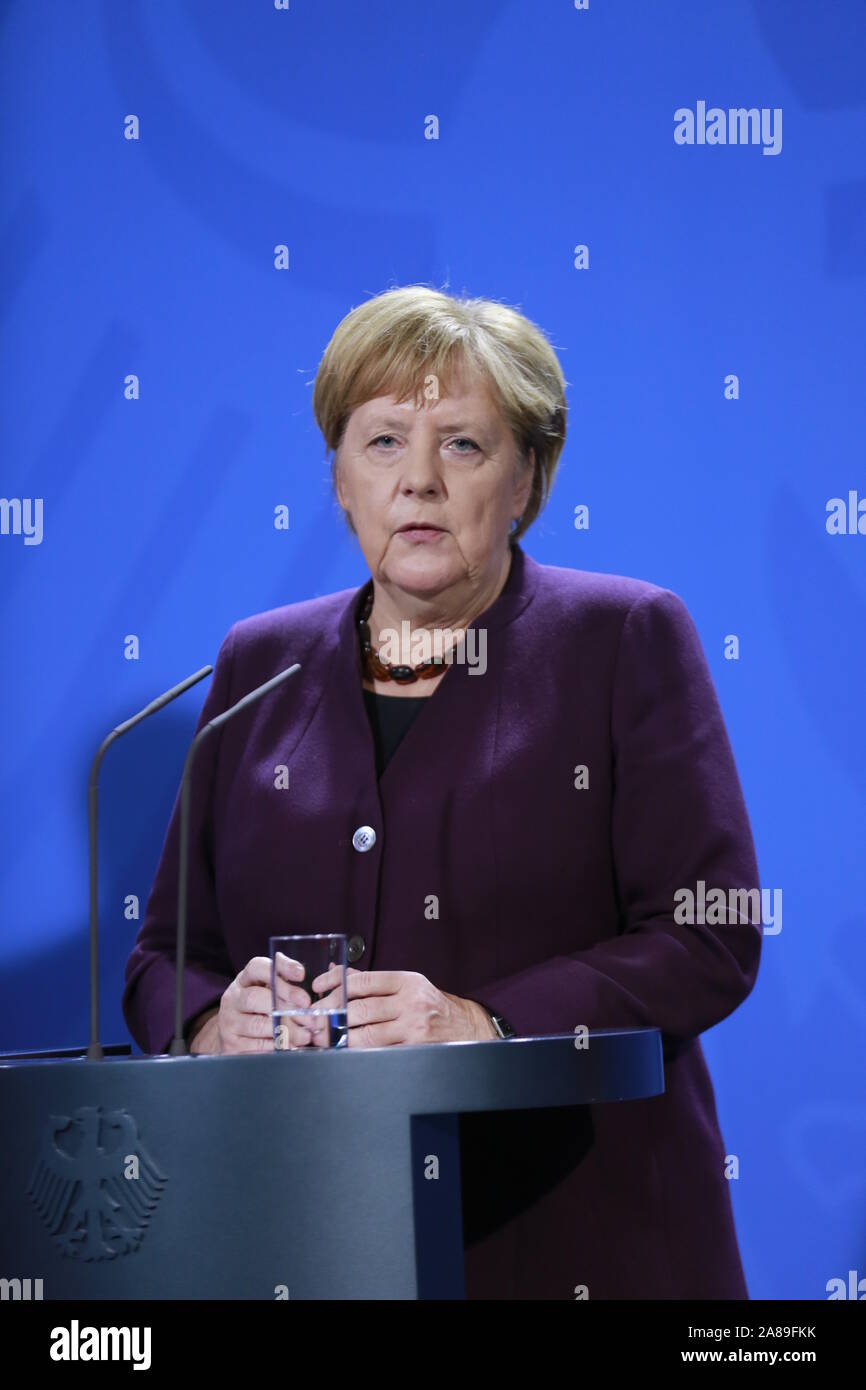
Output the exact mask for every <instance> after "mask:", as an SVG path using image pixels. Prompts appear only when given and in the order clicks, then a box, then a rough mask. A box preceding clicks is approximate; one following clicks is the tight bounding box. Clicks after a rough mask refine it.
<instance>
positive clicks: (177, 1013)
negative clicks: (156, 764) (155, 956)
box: [168, 661, 301, 1057]
mask: <svg viewBox="0 0 866 1390" xmlns="http://www.w3.org/2000/svg"><path fill="white" fill-rule="evenodd" d="M300 669H301V667H300V663H299V662H297V661H296V662H295V664H294V666H287V667H286V669H285V671H280V673H279V675H276V676H272V677H271V679H270V680H269V681H265V683H264V685H260V686H258V687H257V689H255V690H251V691H250V693H249V694H248V695H244V696H243V697H242V699H240V700H238V702H237V704H236V705H232V706H231V708H230V709H227V710H223V712H222V714H217V715H215V716H214V718H213V719H210V720H208V722H207V724H205V725H203V727H202V728H201V729H199V731H198V733H197V734H196V736H195V738H194V739H193V741H192V743H191V744H190V746H189V752H188V753H187V755H186V762H185V763H184V768H183V777H182V779H181V784H180V862H179V866H178V876H177V954H176V957H175V962H176V963H175V986H174V990H175V992H174V1037H173V1038H172V1040H171V1042H170V1044H169V1048H168V1054H169V1056H170V1057H185V1056H186V1055H187V1053H188V1051H189V1049H188V1047H187V1045H186V1039H185V1038H184V1036H183V975H184V970H185V969H186V900H187V882H188V879H189V793H190V782H191V773H192V766H193V763H194V762H195V756H196V753H197V752H198V750H199V748H200V747H201V744H202V743H203V742H204V740H205V739H206V738H207V737H208V735H209V734H211V733H213V731H214V729H219V728H221V727H222V725H223V724H226V723H227V722H228V720H229V719H232V718H234V716H235V715H236V714H240V712H241V710H242V709H246V708H247V707H248V706H249V705H254V704H255V703H256V701H257V700H260V699H261V698H262V696H263V695H267V694H268V693H269V691H271V690H275V689H276V688H277V686H278V685H282V683H283V681H285V680H288V678H289V676H293V675H294V674H295V672H296V671H300Z"/></svg>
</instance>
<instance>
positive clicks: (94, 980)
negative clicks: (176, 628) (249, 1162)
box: [87, 666, 213, 1062]
mask: <svg viewBox="0 0 866 1390" xmlns="http://www.w3.org/2000/svg"><path fill="white" fill-rule="evenodd" d="M212 670H213V667H212V666H202V668H201V670H200V671H196V672H195V674H194V675H192V676H187V678H186V680H184V681H181V683H180V685H175V686H172V688H171V690H166V691H165V693H164V694H162V695H158V696H157V697H156V699H155V700H151V702H150V704H149V705H145V707H144V709H140V710H139V711H138V714H134V715H133V716H132V718H131V719H125V720H124V721H123V723H122V724H118V726H117V728H116V729H112V731H111V733H110V734H109V735H108V737H107V738H105V739H103V741H102V743H101V744H100V745H99V747H98V749H97V750H96V757H95V758H94V759H93V762H92V763H91V766H90V783H89V786H88V795H87V814H88V821H89V834H90V1043H89V1045H88V1048H87V1060H88V1061H90V1062H101V1061H102V1059H103V1057H104V1056H105V1053H104V1052H103V1050H102V1045H101V1043H100V1041H99V769H100V767H101V766H102V759H103V758H104V757H105V754H106V753H107V751H108V749H109V748H110V747H111V745H112V743H114V742H115V740H116V739H118V738H120V737H121V735H123V734H126V733H128V732H129V730H130V729H134V728H135V726H136V724H140V723H141V721H142V719H147V717H148V715H150V714H156V712H157V710H160V709H162V708H163V706H164V705H168V704H170V703H171V701H172V700H176V699H177V697H178V695H183V694H185V693H186V691H187V690H189V689H191V687H192V686H194V685H197V684H198V682H199V681H201V680H204V678H205V676H209V675H210V673H211V671H212Z"/></svg>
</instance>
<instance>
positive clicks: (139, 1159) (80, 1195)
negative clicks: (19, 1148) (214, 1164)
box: [26, 1105, 167, 1260]
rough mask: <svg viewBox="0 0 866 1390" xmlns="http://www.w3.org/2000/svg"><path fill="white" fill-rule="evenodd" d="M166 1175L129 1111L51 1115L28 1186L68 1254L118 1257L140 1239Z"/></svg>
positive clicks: (86, 1108)
mask: <svg viewBox="0 0 866 1390" xmlns="http://www.w3.org/2000/svg"><path fill="white" fill-rule="evenodd" d="M166 1182H167V1178H165V1177H164V1175H163V1174H162V1173H161V1172H160V1171H159V1169H158V1168H157V1166H156V1164H155V1163H154V1161H153V1159H152V1158H151V1157H150V1155H149V1154H148V1153H147V1151H146V1150H145V1148H144V1146H143V1144H142V1143H141V1141H140V1139H139V1137H138V1125H137V1124H136V1122H135V1120H134V1119H133V1117H132V1116H131V1115H130V1114H129V1112H128V1111H126V1110H110V1111H108V1112H107V1113H103V1108H102V1106H101V1105H100V1106H93V1105H83V1106H81V1107H79V1109H77V1110H76V1111H75V1112H74V1114H73V1115H71V1116H69V1115H52V1116H50V1118H49V1120H48V1124H47V1126H46V1128H45V1132H44V1134H43V1138H42V1144H41V1147H40V1151H39V1156H38V1158H37V1160H36V1166H35V1168H34V1169H33V1175H32V1177H31V1179H30V1182H29V1184H28V1187H27V1189H26V1191H27V1196H28V1197H30V1199H31V1200H32V1202H33V1203H34V1205H35V1207H36V1210H37V1211H38V1212H39V1215H40V1216H41V1217H42V1220H43V1221H44V1222H45V1225H46V1226H47V1227H48V1230H49V1233H50V1234H51V1236H52V1237H53V1238H54V1239H55V1240H56V1241H57V1244H58V1245H59V1246H60V1249H61V1250H62V1251H63V1253H64V1255H71V1256H73V1257H75V1258H77V1259H80V1260H113V1259H115V1258H116V1257H117V1256H118V1255H127V1254H129V1252H130V1251H131V1250H137V1249H138V1247H139V1245H140V1244H141V1239H142V1236H143V1235H144V1232H145V1229H146V1227H147V1223H148V1221H149V1220H150V1218H151V1216H152V1215H153V1212H154V1211H155V1209H156V1206H157V1203H158V1202H159V1199H160V1197H161V1196H162V1189H163V1188H164V1187H165V1184H166Z"/></svg>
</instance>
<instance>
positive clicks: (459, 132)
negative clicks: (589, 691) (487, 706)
mask: <svg viewBox="0 0 866 1390" xmlns="http://www.w3.org/2000/svg"><path fill="white" fill-rule="evenodd" d="M0 104H2V110H0V116H2V131H3V135H2V155H0V157H2V170H0V188H2V219H0V235H2V246H0V250H2V257H0V303H2V323H3V350H2V385H0V431H2V433H0V450H2V453H0V459H2V472H0V497H2V501H0V581H2V590H0V614H2V633H0V642H2V646H0V650H2V655H3V681H2V686H0V717H2V725H0V727H2V731H3V732H2V751H3V758H2V793H0V808H2V817H3V825H2V832H3V833H2V837H0V852H2V865H0V872H2V936H0V951H2V978H3V1000H2V1010H0V1046H3V1047H6V1048H12V1047H19V1048H21V1047H25V1046H31V1045H32V1046H47V1045H61V1044H76V1043H80V1042H82V1041H84V1040H85V1038H86V1028H87V995H86V984H87V950H86V947H87V936H86V921H87V840H86V816H85V811H86V795H85V791H86V776H87V768H88V765H89V761H90V758H91V757H92V754H93V751H94V749H95V747H96V745H97V744H98V742H99V741H100V739H101V738H102V736H103V734H104V733H105V732H106V731H107V730H108V729H109V728H111V727H112V726H113V725H114V724H115V723H117V722H118V721H119V720H120V719H122V718H124V717H126V716H127V715H129V714H130V713H132V712H133V711H134V710H136V709H137V708H139V707H140V706H141V705H143V704H144V703H146V701H147V700H149V699H150V698H151V697H152V696H153V695H154V694H156V693H157V692H158V691H160V690H161V689H163V688H164V687H166V686H168V685H171V684H173V683H174V682H175V681H177V680H179V679H181V678H182V677H183V676H184V675H186V674H187V673H188V672H190V671H192V670H194V669H195V668H197V667H198V666H200V665H202V664H203V663H205V662H207V661H212V660H213V658H214V657H215V654H216V651H217V647H218V645H219V643H220V641H221V639H222V637H223V636H224V634H225V632H226V630H227V628H228V627H229V625H230V624H231V623H232V622H234V621H235V620H236V619H238V618H241V617H244V616H246V615H248V614H250V613H253V612H256V611H258V610H261V609H265V608H270V607H273V606H275V605H278V604H282V603H286V602H290V601H293V600H295V599H301V598H306V597H309V596H311V595H314V594H319V593H325V592H328V591H330V590H333V589H339V588H343V587H346V586H349V585H357V584H360V583H361V582H362V580H363V578H364V577H365V573H366V572H365V567H364V565H363V561H362V558H361V555H360V552H359V551H358V549H357V546H356V543H355V542H354V541H353V540H352V539H351V538H350V536H349V534H348V532H347V531H346V529H345V527H344V525H343V523H342V519H341V516H340V514H339V513H338V510H337V507H336V504H335V502H334V501H333V500H332V497H331V492H330V483H329V468H328V464H327V462H326V461H325V458H324V448H323V444H322V441H321V438H320V437H319V435H318V434H317V431H316V429H315V426H314V423H313V420H312V415H311V410H310V400H311V383H312V380H313V376H314V373H315V368H316V365H317V362H318V359H319V357H320V355H321V353H322V351H323V349H324V347H325V344H326V342H327V340H328V338H329V337H330V334H331V333H332V331H333V329H334V328H335V326H336V324H337V323H338V321H339V320H340V319H341V318H342V317H343V315H344V314H345V313H347V312H348V310H349V309H350V308H351V307H352V306H353V305H356V304H358V303H360V302H361V301H363V300H364V299H365V298H367V297H369V296H370V295H373V294H376V293H379V292H380V291H382V290H384V289H387V288H389V287H391V286H393V285H402V284H408V283H411V282H423V283H428V284H432V285H434V286H437V287H440V288H449V289H450V290H451V291H452V292H455V293H467V294H470V295H486V296H490V297H493V298H497V299H502V300H505V301H506V302H509V303H512V304H515V305H517V306H518V307H520V308H522V310H523V311H524V312H525V313H526V314H527V315H528V316H529V317H530V318H532V319H533V320H534V321H536V322H537V323H539V324H540V325H541V326H542V327H543V328H544V329H545V330H546V331H547V332H548V334H549V335H550V337H551V339H552V341H553V343H554V345H555V346H556V347H557V349H558V351H559V353H560V359H561V361H562V364H563V369H564V371H565V375H566V377H567V379H568V382H569V390H568V394H569V405H570V433H569V439H568V442H567V444H566V448H565V453H564V455H563V461H562V465H561V471H560V475H559V477H558V480H557V483H556V486H555V490H554V494H553V497H552V500H551V503H550V505H549V507H548V510H547V512H546V513H545V514H544V515H543V517H542V518H541V519H540V520H539V521H538V522H537V523H536V525H535V526H534V528H533V529H532V530H531V531H530V532H529V534H528V537H527V539H526V541H525V546H526V548H527V550H528V551H529V552H530V553H531V554H533V555H534V556H535V557H536V558H537V559H539V560H541V561H545V562H548V563H553V564H559V565H571V566H575V567H578V568H585V569H594V570H605V571H613V572H616V573H624V574H629V575H636V576H639V577H641V578H645V579H649V580H651V581H653V582H655V583H657V584H661V585H664V586H666V587H668V588H671V589H673V590H675V591H676V592H677V593H679V594H680V595H682V597H683V598H684V599H685V601H686V603H687V604H688V606H689V608H690V610H691V612H692V614H693V616H694V618H695V621H696V623H697V625H698V628H699V630H700V632H701V635H702V639H703V642H704V645H705V648H706V651H707V655H708V658H709V661H710V665H711V668H712V671H713V674H714V677H715V680H716V683H717V688H718V691H719V695H720V698H721V701H722V705H723V708H724V712H725V716H726V719H727V722H728V728H729V731H730V735H731V740H732V743H733V746H734V751H735V754H736V757H737V762H738V766H739V769H740V774H741V777H742V781H743V785H744V789H745V793H746V798H747V802H748V806H749V809H750V813H751V816H752V821H753V826H754V831H755V838H756V843H757V849H758V858H759V864H760V869H761V879H762V883H763V885H764V886H765V887H767V888H769V889H770V890H771V892H772V891H773V890H778V891H780V892H781V893H782V902H783V914H782V919H781V921H782V929H781V931H775V933H774V934H768V935H767V936H766V938H765V942H764V954H763V961H762V965H761V970H760V974H759V978H758V983H757V986H756V988H755V990H754V992H753V994H752V995H751V996H750V998H749V999H748V1000H747V1002H746V1003H745V1004H744V1005H743V1006H742V1007H741V1008H740V1009H739V1010H737V1012H736V1013H735V1014H734V1015H733V1016H732V1017H731V1018H730V1019H728V1020H727V1021H725V1022H724V1023H723V1024H722V1025H720V1026H719V1027H717V1028H715V1029H713V1030H712V1031H711V1032H710V1033H708V1034H706V1035H704V1043H705V1048H706V1052H707V1056H708V1059H709V1063H710V1068H711V1071H712V1074H713V1078H714V1082H715V1086H716V1093H717V1098H718V1104H719V1112H720V1119H721V1124H722V1131H723V1134H724V1136H725V1142H726V1147H727V1150H728V1152H729V1153H731V1154H736V1155H738V1157H739V1161H740V1175H739V1178H738V1179H737V1180H736V1181H734V1182H733V1183H732V1187H733V1199H734V1204H735V1212H736V1216H737V1223H738V1229H739V1234H740V1240H741V1245H742V1250H743V1257H744V1261H745V1266H746V1273H747V1277H748V1280H749V1286H750V1291H751V1293H752V1296H753V1297H768V1296H773V1297H775V1296H778V1297H783V1298H825V1297H826V1296H827V1291H826V1290H827V1281H828V1280H830V1279H833V1278H836V1277H838V1278H842V1279H845V1280H847V1278H848V1271H849V1270H851V1269H854V1270H857V1271H858V1274H859V1277H860V1278H863V1277H864V1276H866V1104H864V1099H866V1097H864V1092H866V1083H864V1035H866V1030H864V1024H866V986H864V979H866V949H864V908H863V901H864V894H866V864H864V854H863V846H864V829H866V827H864V804H866V796H864V789H866V756H864V739H863V730H864V722H863V709H862V694H861V692H862V689H863V683H864V675H866V661H864V640H866V569H864V561H866V468H864V437H866V391H864V378H866V331H864V324H866V314H864V308H866V303H864V301H866V159H864V153H866V138H864V137H866V5H864V3H863V0H832V3H831V4H822V5H818V4H815V3H814V0H700V3H695V4H692V5H688V6H683V5H682V4H681V3H680V0H654V3H652V4H646V3H640V0H607V3H605V0H590V3H588V4H582V5H577V6H576V5H575V3H574V0H512V3H507V2H506V0H474V2H473V3H472V4H469V5H467V4H466V3H464V2H463V0H438V3H437V4H436V5H426V4H423V3H411V0H405V2H404V3H401V4H399V5H398V4H393V3H392V4H387V3H382V2H381V0H366V3H365V4H363V5H361V6H358V5H357V4H354V3H351V0H291V3H290V4H288V3H286V4H285V5H284V4H283V3H281V0H277V3H274V0H222V2H220V0H128V3H123V4H121V3H118V0H105V3H98V2H97V0H76V3H75V4H71V5H70V4H67V3H64V0H46V3H41V4H38V5H36V4H34V3H32V0H17V2H16V0H12V2H11V3H6V4H4V5H3V6H2V10H0ZM713 108H718V113H717V114H714V111H713ZM738 108H743V109H744V110H751V111H753V112H754V125H753V126H746V125H742V126H741V125H740V124H739V123H738V119H737V118H736V116H731V115H729V113H730V112H731V111H732V110H736V109H738ZM432 117H435V118H436V122H438V129H437V128H436V122H434V121H433V120H432V119H431V118H432ZM721 135H724V136H725V140H724V142H721V141H720V140H719V138H718V137H719V136H721ZM688 137H691V139H689V138H688ZM753 137H754V138H753ZM281 246H284V247H286V248H287V259H288V266H287V268H279V256H278V248H279V247H281ZM834 498H839V499H842V500H843V502H844V509H845V514H846V518H847V521H846V529H845V530H842V529H841V528H840V527H838V526H836V527H835V529H834V522H833V520H832V515H831V514H832V499H834ZM40 499H41V500H40ZM281 504H283V505H286V506H288V507H289V515H290V525H289V528H288V530H277V529H276V528H275V526H274V509H275V507H279V506H280V505H281ZM580 504H584V505H586V506H587V507H588V508H589V526H588V528H586V529H582V530H578V529H576V528H575V526H574V513H575V508H576V507H577V506H579V505H580ZM859 505H862V512H858V506H859ZM828 506H829V507H830V508H831V512H829V513H828ZM40 509H41V525H40V522H39V515H40ZM858 515H859V516H860V517H861V518H862V521H861V527H860V530H859V531H858V525H857V523H858ZM852 522H853V526H852V524H851V523H852ZM828 528H829V529H828ZM132 634H134V635H135V636H137V637H138V639H139V642H140V654H139V657H138V659H137V660H129V659H127V656H126V655H125V651H126V647H125V639H126V638H127V637H128V636H129V635H132ZM732 635H733V636H736V637H737V638H738V639H739V654H738V656H737V657H736V659H730V658H729V656H726V650H729V649H730V646H731V644H730V643H729V642H728V644H727V648H726V639H728V638H729V637H730V636H732ZM203 694H204V686H200V687H198V688H197V689H196V690H195V691H194V692H192V693H191V694H189V695H187V696H185V697H184V698H183V700H182V701H180V702H178V703H177V704H175V705H174V706H172V707H171V709H169V710H168V711H167V712H163V714H162V715H161V716H159V718H158V719H155V720H153V721H150V723H149V724H146V725H144V726H142V728H140V729H139V730H137V731H135V732H134V734H133V735H131V736H130V737H129V738H128V739H127V740H126V741H125V743H124V744H123V745H122V746H120V745H119V746H118V747H117V748H116V749H114V750H113V751H112V753H111V754H110V756H109V759H108V760H107V762H106V765H105V770H104V779H103V796H102V805H103V807H104V825H103V835H102V842H101V853H102V863H103V879H102V891H101V911H102V918H103V923H104V937H103V948H102V962H103V965H102V969H103V975H102V984H103V989H102V1003H103V1017H104V1028H103V1036H104V1038H105V1039H107V1040H122V1039H124V1038H126V1037H127V1034H126V1029H125V1026H124V1023H123V1019H122V1016H121V1012H120V993H121V987H122V974H123V965H124V962H125V959H126V956H127V955H128V952H129V950H130V947H131V945H132V942H133V939H134V937H135V934H136V932H137V929H138V925H139V924H138V922H137V921H136V920H134V919H132V920H130V918H129V917H128V916H127V915H126V913H125V909H124V904H125V900H126V899H127V897H128V896H129V895H137V897H138V898H139V900H140V903H141V908H142V910H143V907H144V903H145V901H146V898H147V893H148V890H149V886H150V880H151V877H152V874H153V871H154V868H155V865H156V862H157V858H158V855H159V850H160V847H161V843H162V837H163V834H164V830H165V825H166V822H167V819H168V815H169V812H170V809H171V804H172V801H173V798H174V794H175V790H176V786H177V781H178V778H179V775H180V770H181V766H182V762H183V756H184V752H185V748H186V745H187V742H188V739H189V737H190V733H191V730H192V727H193V724H194V721H195V718H196V715H197V712H198V709H199V708H200V705H201V701H202V699H203ZM253 910H254V909H253ZM776 925H777V926H778V923H777V924H776ZM864 1290H866V1284H864Z"/></svg>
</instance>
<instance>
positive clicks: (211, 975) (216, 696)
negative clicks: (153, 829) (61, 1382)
mask: <svg viewBox="0 0 866 1390" xmlns="http://www.w3.org/2000/svg"><path fill="white" fill-rule="evenodd" d="M233 639H234V628H232V629H231V630H230V631H229V633H228V634H227V636H226V638H225V640H224V641H223V643H222V646H221V647H220V649H219V653H218V655H217V659H216V663H215V665H214V672H213V676H212V678H211V684H210V688H209V690H208V693H207V696H206V697H205V701H204V704H203V705H202V709H201V713H200V715H199V718H198V722H197V724H196V728H195V732H196V733H198V731H199V730H200V729H201V728H202V727H203V726H204V725H205V724H206V723H207V722H208V720H209V719H213V718H214V716H215V715H217V714H220V713H222V711H223V710H225V709H228V708H229V706H230V704H231V703H232V700H231V671H232V649H233ZM221 736H222V731H221V730H220V729H217V730H215V731H214V732H213V733H212V734H211V735H210V736H209V737H208V738H207V739H205V740H204V742H203V743H202V745H201V747H200V748H199V750H198V753H197V755H196V760H195V763H194V765H193V770H192V785H191V789H190V792H191V794H190V835H189V851H190V853H189V880H188V890H187V948H186V969H185V971H184V1031H186V1029H187V1027H188V1025H189V1024H190V1023H191V1022H192V1020H193V1019H194V1018H195V1017H196V1016H197V1015H198V1014H200V1013H202V1012H203V1011H204V1010H205V1009H207V1008H209V1007H212V1006H213V1005H216V1004H218V1003H219V1000H220V996H221V995H222V993H223V991H224V990H225V989H226V988H227V987H228V985H230V984H231V982H232V980H233V979H234V977H235V975H236V974H237V971H236V970H234V969H233V968H232V964H231V961H230V959H229V957H228V953H227V950H226V946H225V941H224V939H223V934H222V930H221V927H220V920H219V912H218V910H217V901H216V888H215V882H214V850H213V787H214V780H215V776H216V765H217V759H218V756H219V745H220V740H221ZM179 844H180V788H178V792H177V795H176V796H175V801H174V809H173V810H172V813H171V819H170V821H169V824H168V829H167V831H166V835H165V841H164V843H163V848H162V854H161V856H160V860H159V864H158V866H157V870H156V875H155V877H154V881H153V887H152V889H151V892H150V897H149V898H148V901H147V907H146V909H145V914H144V920H143V922H142V924H141V929H140V931H139V933H138V936H137V938H136V942H135V946H134V947H133V950H132V953H131V955H130V957H129V959H128V961H127V963H126V977H125V988H124V992H123V1014H124V1018H125V1019H126V1022H127V1026H128V1028H129V1031H130V1033H131V1034H132V1036H133V1038H134V1039H135V1041H136V1042H137V1043H138V1045H139V1047H140V1048H141V1049H142V1051H144V1052H151V1053H163V1052H166V1051H167V1050H168V1045H169V1043H170V1042H171V1039H172V1038H173V1037H174V997H175V949H176V939H177V880H178V864H179V859H180V856H179Z"/></svg>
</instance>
